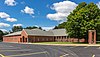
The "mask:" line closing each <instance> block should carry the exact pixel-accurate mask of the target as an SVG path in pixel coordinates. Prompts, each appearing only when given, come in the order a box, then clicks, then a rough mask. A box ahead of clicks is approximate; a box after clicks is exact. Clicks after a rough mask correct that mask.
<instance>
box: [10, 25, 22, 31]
mask: <svg viewBox="0 0 100 57" xmlns="http://www.w3.org/2000/svg"><path fill="white" fill-rule="evenodd" d="M22 29H23V27H22V26H14V27H13V28H12V31H13V32H17V31H22Z"/></svg>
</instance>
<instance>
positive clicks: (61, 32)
mask: <svg viewBox="0 0 100 57" xmlns="http://www.w3.org/2000/svg"><path fill="white" fill-rule="evenodd" d="M49 32H52V33H53V36H67V33H66V30H65V29H54V30H50V31H49Z"/></svg>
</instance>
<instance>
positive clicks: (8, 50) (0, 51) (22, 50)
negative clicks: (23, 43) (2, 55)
mask: <svg viewBox="0 0 100 57" xmlns="http://www.w3.org/2000/svg"><path fill="white" fill-rule="evenodd" d="M30 50H31V49H23V50H0V52H5V51H6V52H7V51H30Z"/></svg>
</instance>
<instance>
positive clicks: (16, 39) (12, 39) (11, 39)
mask: <svg viewBox="0 0 100 57" xmlns="http://www.w3.org/2000/svg"><path fill="white" fill-rule="evenodd" d="M20 38H21V36H20V35H18V36H8V37H6V36H4V37H3V42H20Z"/></svg>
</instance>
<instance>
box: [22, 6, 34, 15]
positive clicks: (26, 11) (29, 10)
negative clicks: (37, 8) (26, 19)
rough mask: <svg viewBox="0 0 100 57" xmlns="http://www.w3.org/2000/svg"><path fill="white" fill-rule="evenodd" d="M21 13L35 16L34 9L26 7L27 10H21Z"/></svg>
mask: <svg viewBox="0 0 100 57" xmlns="http://www.w3.org/2000/svg"><path fill="white" fill-rule="evenodd" d="M21 12H23V13H26V14H30V15H32V14H34V9H33V8H30V7H28V6H26V7H25V9H23V10H21Z"/></svg>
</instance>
